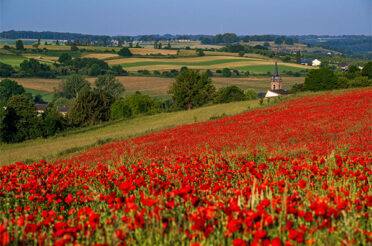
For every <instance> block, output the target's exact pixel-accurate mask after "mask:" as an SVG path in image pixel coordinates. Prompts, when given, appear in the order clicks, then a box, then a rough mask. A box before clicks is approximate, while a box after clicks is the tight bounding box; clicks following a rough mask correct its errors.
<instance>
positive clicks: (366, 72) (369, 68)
mask: <svg viewBox="0 0 372 246" xmlns="http://www.w3.org/2000/svg"><path fill="white" fill-rule="evenodd" d="M362 75H363V76H367V77H368V78H369V79H372V61H369V62H367V63H366V64H364V66H363V69H362Z"/></svg>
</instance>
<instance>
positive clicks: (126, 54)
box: [118, 47, 133, 57]
mask: <svg viewBox="0 0 372 246" xmlns="http://www.w3.org/2000/svg"><path fill="white" fill-rule="evenodd" d="M118 55H119V56H124V57H130V56H132V55H133V54H132V52H130V50H129V49H128V47H123V48H121V49H120V50H119V52H118Z"/></svg>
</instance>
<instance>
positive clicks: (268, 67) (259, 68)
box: [235, 65, 305, 74]
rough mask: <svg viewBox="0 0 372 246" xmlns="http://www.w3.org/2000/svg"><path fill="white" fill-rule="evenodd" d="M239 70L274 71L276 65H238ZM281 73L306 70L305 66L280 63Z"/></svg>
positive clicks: (252, 71)
mask: <svg viewBox="0 0 372 246" xmlns="http://www.w3.org/2000/svg"><path fill="white" fill-rule="evenodd" d="M235 69H236V70H239V71H244V72H245V71H249V72H250V73H251V74H263V73H267V72H270V73H274V70H275V66H274V65H253V66H244V67H237V68H235ZM278 70H279V74H281V73H284V72H288V71H292V72H301V71H305V69H303V68H299V67H292V66H287V65H278Z"/></svg>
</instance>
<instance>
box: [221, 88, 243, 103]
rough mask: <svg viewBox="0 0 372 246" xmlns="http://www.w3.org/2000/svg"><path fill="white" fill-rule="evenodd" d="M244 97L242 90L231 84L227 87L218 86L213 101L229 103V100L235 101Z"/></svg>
mask: <svg viewBox="0 0 372 246" xmlns="http://www.w3.org/2000/svg"><path fill="white" fill-rule="evenodd" d="M245 99H246V96H245V94H244V91H243V90H242V89H240V88H239V87H237V86H235V85H232V86H228V87H223V88H220V89H219V90H218V91H217V92H216V96H215V98H214V102H215V103H229V102H236V101H243V100H245Z"/></svg>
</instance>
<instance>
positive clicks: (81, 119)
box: [67, 90, 114, 126]
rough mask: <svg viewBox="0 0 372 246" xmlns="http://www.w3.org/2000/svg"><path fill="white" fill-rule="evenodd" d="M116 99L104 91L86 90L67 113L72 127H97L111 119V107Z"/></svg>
mask: <svg viewBox="0 0 372 246" xmlns="http://www.w3.org/2000/svg"><path fill="white" fill-rule="evenodd" d="M113 102H114V99H113V98H112V97H111V96H110V95H109V94H107V93H106V92H104V91H99V92H93V91H89V90H84V91H82V92H81V93H79V96H78V98H77V99H76V100H75V102H74V104H73V105H72V107H71V108H70V110H69V111H68V113H67V117H68V120H69V123H70V125H74V126H89V125H96V124H99V123H101V122H103V121H108V120H109V119H110V115H111V112H110V107H111V105H112V103H113Z"/></svg>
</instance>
